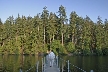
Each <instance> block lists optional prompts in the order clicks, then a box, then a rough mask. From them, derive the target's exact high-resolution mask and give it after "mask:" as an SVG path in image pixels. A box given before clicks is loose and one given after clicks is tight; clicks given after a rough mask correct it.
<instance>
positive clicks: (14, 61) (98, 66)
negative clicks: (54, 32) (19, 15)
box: [0, 55, 108, 72]
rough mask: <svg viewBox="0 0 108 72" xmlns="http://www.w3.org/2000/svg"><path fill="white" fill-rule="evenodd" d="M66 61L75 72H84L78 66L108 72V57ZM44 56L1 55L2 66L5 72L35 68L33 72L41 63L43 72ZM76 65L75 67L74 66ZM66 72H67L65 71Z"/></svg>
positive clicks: (61, 62) (65, 64) (66, 57)
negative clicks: (37, 64)
mask: <svg viewBox="0 0 108 72" xmlns="http://www.w3.org/2000/svg"><path fill="white" fill-rule="evenodd" d="M61 58H63V59H64V60H65V61H67V60H69V62H70V63H71V65H70V68H71V70H72V71H73V72H82V71H81V70H79V69H77V68H76V67H74V66H77V67H79V68H81V69H83V70H85V71H86V72H90V70H94V72H107V71H108V63H107V61H108V56H62V57H61ZM41 59H42V56H34V55H0V64H3V72H19V70H20V69H22V70H23V71H24V72H25V71H27V70H28V69H29V68H31V67H33V68H32V69H31V71H29V72H33V71H35V70H36V67H35V65H36V63H37V61H40V62H39V72H41V65H42V64H41V62H42V60H41ZM64 60H60V67H61V65H62V64H63V67H64V69H65V70H66V68H67V62H65V61H64ZM73 65H74V66H73ZM64 72H66V71H64Z"/></svg>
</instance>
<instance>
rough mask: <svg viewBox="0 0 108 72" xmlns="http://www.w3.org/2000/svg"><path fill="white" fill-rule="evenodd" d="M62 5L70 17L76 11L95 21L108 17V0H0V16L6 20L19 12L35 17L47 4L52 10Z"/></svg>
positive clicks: (54, 10) (55, 10)
mask: <svg viewBox="0 0 108 72" xmlns="http://www.w3.org/2000/svg"><path fill="white" fill-rule="evenodd" d="M60 5H63V6H64V7H66V12H67V16H68V18H69V15H70V13H71V12H72V11H76V13H77V14H78V15H79V16H82V17H85V16H86V15H88V16H89V17H90V18H91V19H92V20H93V21H94V22H96V20H97V17H98V16H100V17H102V20H104V19H108V0H0V18H1V19H2V21H3V22H4V21H5V20H6V19H7V18H8V17H9V16H12V15H13V16H14V17H17V15H18V13H19V14H20V16H21V15H25V16H29V15H30V16H32V17H33V16H35V15H36V14H37V13H41V12H42V11H43V7H45V6H47V9H48V10H49V11H50V12H57V11H58V9H59V6H60Z"/></svg>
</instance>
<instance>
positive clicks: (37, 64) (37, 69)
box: [36, 61, 39, 72]
mask: <svg viewBox="0 0 108 72" xmlns="http://www.w3.org/2000/svg"><path fill="white" fill-rule="evenodd" d="M36 65H37V72H38V66H39V61H38V62H37V64H36Z"/></svg>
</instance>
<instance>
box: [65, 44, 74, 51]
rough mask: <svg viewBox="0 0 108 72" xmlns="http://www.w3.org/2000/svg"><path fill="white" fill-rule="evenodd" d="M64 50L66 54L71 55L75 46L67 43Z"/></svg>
mask: <svg viewBox="0 0 108 72" xmlns="http://www.w3.org/2000/svg"><path fill="white" fill-rule="evenodd" d="M66 49H67V51H68V52H70V53H73V52H74V51H75V44H74V43H72V42H69V43H68V44H67V46H66Z"/></svg>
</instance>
